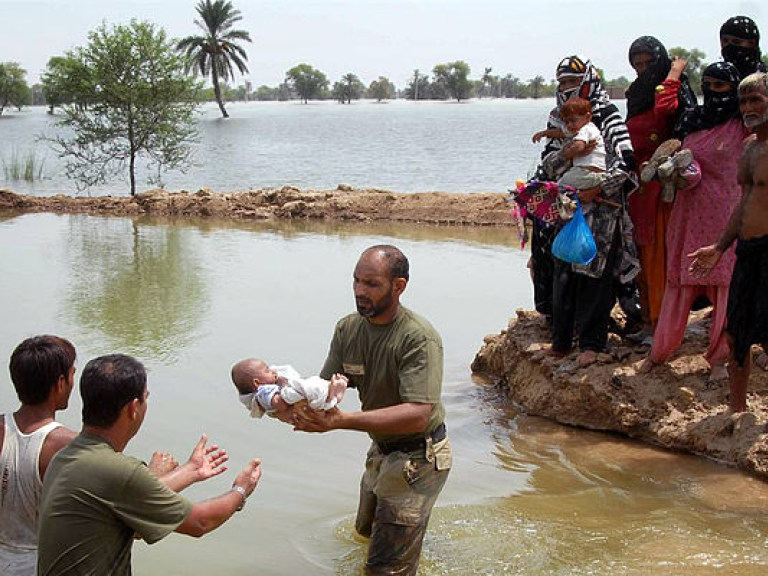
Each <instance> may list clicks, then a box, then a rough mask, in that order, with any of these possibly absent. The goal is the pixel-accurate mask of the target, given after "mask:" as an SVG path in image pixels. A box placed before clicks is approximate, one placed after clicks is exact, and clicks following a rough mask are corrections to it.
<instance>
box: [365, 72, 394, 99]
mask: <svg viewBox="0 0 768 576" xmlns="http://www.w3.org/2000/svg"><path fill="white" fill-rule="evenodd" d="M394 95H395V85H394V84H392V82H390V81H389V78H387V77H385V76H379V79H378V80H374V81H373V82H371V85H370V86H369V87H368V96H369V97H370V98H376V101H377V102H381V101H382V100H389V99H390V98H392V97H393V96H394Z"/></svg>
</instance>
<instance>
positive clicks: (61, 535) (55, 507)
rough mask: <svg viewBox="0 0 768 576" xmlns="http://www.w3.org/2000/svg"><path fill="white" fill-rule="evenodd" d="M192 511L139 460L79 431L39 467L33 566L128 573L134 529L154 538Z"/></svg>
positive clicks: (48, 570) (41, 571) (47, 575)
mask: <svg viewBox="0 0 768 576" xmlns="http://www.w3.org/2000/svg"><path fill="white" fill-rule="evenodd" d="M191 511H192V503H191V502H189V501H188V500H186V499H185V498H183V497H181V496H179V495H178V494H177V493H176V492H174V491H173V490H171V489H170V488H168V487H167V486H166V485H165V484H163V483H162V482H160V480H158V479H157V477H156V476H155V475H154V474H152V473H151V472H150V471H149V470H148V469H147V467H146V465H145V464H144V463H143V462H141V461H140V460H137V459H136V458H133V457H130V456H126V455H124V454H123V453H121V452H115V451H114V450H113V449H112V446H110V445H109V444H108V443H107V442H106V441H105V440H104V439H102V438H99V437H97V436H92V435H89V434H85V433H81V434H80V435H79V436H78V437H77V438H75V439H74V440H73V441H72V443H71V444H70V445H69V446H67V447H66V448H64V449H63V450H62V451H61V452H59V454H57V455H56V457H55V458H54V459H53V460H52V461H51V464H50V466H49V467H48V470H47V472H46V474H45V482H44V483H43V494H42V504H41V508H40V540H39V548H38V567H37V573H38V575H40V576H56V575H59V574H67V575H70V574H71V575H93V576H107V575H110V576H111V575H116V576H118V575H119V576H123V575H130V574H131V547H132V546H133V540H134V535H138V536H139V537H141V538H142V539H143V540H145V541H146V542H147V543H149V544H152V543H154V542H157V541H158V540H160V539H162V538H164V537H165V536H167V535H168V534H169V533H171V532H173V531H174V530H175V529H176V528H177V527H178V526H179V525H180V524H181V523H182V522H183V521H184V520H185V519H186V518H187V516H189V514H190V512H191Z"/></svg>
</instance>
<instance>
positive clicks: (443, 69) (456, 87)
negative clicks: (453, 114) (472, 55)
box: [432, 60, 472, 102]
mask: <svg viewBox="0 0 768 576" xmlns="http://www.w3.org/2000/svg"><path fill="white" fill-rule="evenodd" d="M432 74H433V75H434V76H435V82H436V83H438V84H441V85H442V86H443V87H444V88H445V90H446V92H447V93H448V94H449V95H450V96H451V97H452V98H456V100H457V101H459V102H461V101H462V100H465V99H466V98H469V95H470V92H471V90H472V82H470V81H469V64H467V63H466V62H463V61H461V60H457V61H456V62H448V63H446V64H438V65H437V66H435V67H434V68H433V69H432Z"/></svg>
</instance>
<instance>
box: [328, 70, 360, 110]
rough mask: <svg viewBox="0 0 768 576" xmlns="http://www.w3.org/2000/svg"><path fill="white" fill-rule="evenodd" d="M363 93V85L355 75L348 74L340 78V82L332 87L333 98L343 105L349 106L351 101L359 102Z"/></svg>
mask: <svg viewBox="0 0 768 576" xmlns="http://www.w3.org/2000/svg"><path fill="white" fill-rule="evenodd" d="M364 92H365V85H364V84H363V83H362V82H361V81H360V78H358V77H357V76H356V75H355V74H352V73H351V72H349V73H348V74H344V76H342V77H341V80H339V81H338V82H336V83H334V85H333V97H334V98H336V100H338V101H339V102H341V103H342V104H344V103H345V102H346V103H347V104H351V103H352V100H359V99H360V96H362V95H363V93H364Z"/></svg>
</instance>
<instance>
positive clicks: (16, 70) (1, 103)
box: [0, 62, 32, 115]
mask: <svg viewBox="0 0 768 576" xmlns="http://www.w3.org/2000/svg"><path fill="white" fill-rule="evenodd" d="M26 75H27V71H26V70H24V69H23V68H22V67H21V66H19V64H18V63H17V62H0V115H2V113H3V110H5V107H6V106H16V107H17V108H19V109H21V107H22V106H23V105H24V104H28V103H30V102H31V101H32V91H31V90H30V89H29V86H28V85H27V80H26V78H25V76H26Z"/></svg>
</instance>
